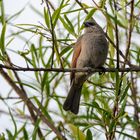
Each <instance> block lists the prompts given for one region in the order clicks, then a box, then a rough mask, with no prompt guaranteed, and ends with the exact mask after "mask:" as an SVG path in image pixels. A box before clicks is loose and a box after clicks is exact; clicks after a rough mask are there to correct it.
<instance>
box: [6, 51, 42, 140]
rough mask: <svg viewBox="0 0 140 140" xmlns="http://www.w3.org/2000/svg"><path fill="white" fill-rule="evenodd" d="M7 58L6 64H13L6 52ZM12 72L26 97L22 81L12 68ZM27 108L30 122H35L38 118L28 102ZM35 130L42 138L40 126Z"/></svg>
mask: <svg viewBox="0 0 140 140" xmlns="http://www.w3.org/2000/svg"><path fill="white" fill-rule="evenodd" d="M6 54H7V53H6ZM7 59H8V60H7V61H8V64H9V65H10V66H11V67H12V66H13V63H12V62H11V59H10V57H9V56H8V54H7ZM13 73H14V75H15V77H16V79H17V81H18V83H19V87H20V89H21V90H22V92H23V94H24V96H26V97H27V93H26V91H25V89H24V87H23V85H22V84H21V83H22V82H21V80H20V77H19V75H18V73H17V71H15V70H13ZM27 98H28V97H27ZM27 108H28V110H29V112H30V115H31V118H32V123H33V124H35V123H36V121H37V119H38V118H37V116H36V115H35V113H34V111H33V109H32V108H31V107H30V106H28V104H27ZM37 132H38V136H39V137H40V139H42V140H44V137H43V134H42V131H41V129H40V127H38V130H37Z"/></svg>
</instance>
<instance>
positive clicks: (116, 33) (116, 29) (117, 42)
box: [114, 0, 119, 69]
mask: <svg viewBox="0 0 140 140" xmlns="http://www.w3.org/2000/svg"><path fill="white" fill-rule="evenodd" d="M114 8H115V20H116V21H115V36H116V51H117V69H119V32H118V23H117V13H116V12H117V4H116V2H115V0H114Z"/></svg>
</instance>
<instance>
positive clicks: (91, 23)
mask: <svg viewBox="0 0 140 140" xmlns="http://www.w3.org/2000/svg"><path fill="white" fill-rule="evenodd" d="M87 24H88V25H90V26H94V25H95V24H94V23H93V22H88V23H87Z"/></svg>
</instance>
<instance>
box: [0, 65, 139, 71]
mask: <svg viewBox="0 0 140 140" xmlns="http://www.w3.org/2000/svg"><path fill="white" fill-rule="evenodd" d="M0 69H10V70H15V71H48V72H49V71H52V72H117V71H119V72H132V71H133V72H139V71H140V67H139V66H134V67H130V68H119V70H117V69H116V68H105V69H100V68H96V69H95V68H80V69H77V68H66V69H63V68H29V67H27V68H25V67H14V66H13V67H11V66H6V65H3V64H0Z"/></svg>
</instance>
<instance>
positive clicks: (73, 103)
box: [63, 81, 82, 114]
mask: <svg viewBox="0 0 140 140" xmlns="http://www.w3.org/2000/svg"><path fill="white" fill-rule="evenodd" d="M81 90H82V85H81V86H80V87H79V86H78V85H76V84H75V83H74V81H73V82H72V85H71V88H70V91H69V93H68V96H67V98H66V100H65V102H64V105H63V109H64V110H66V111H68V110H69V111H71V112H72V113H74V114H77V113H78V111H79V104H80V97H81Z"/></svg>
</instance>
